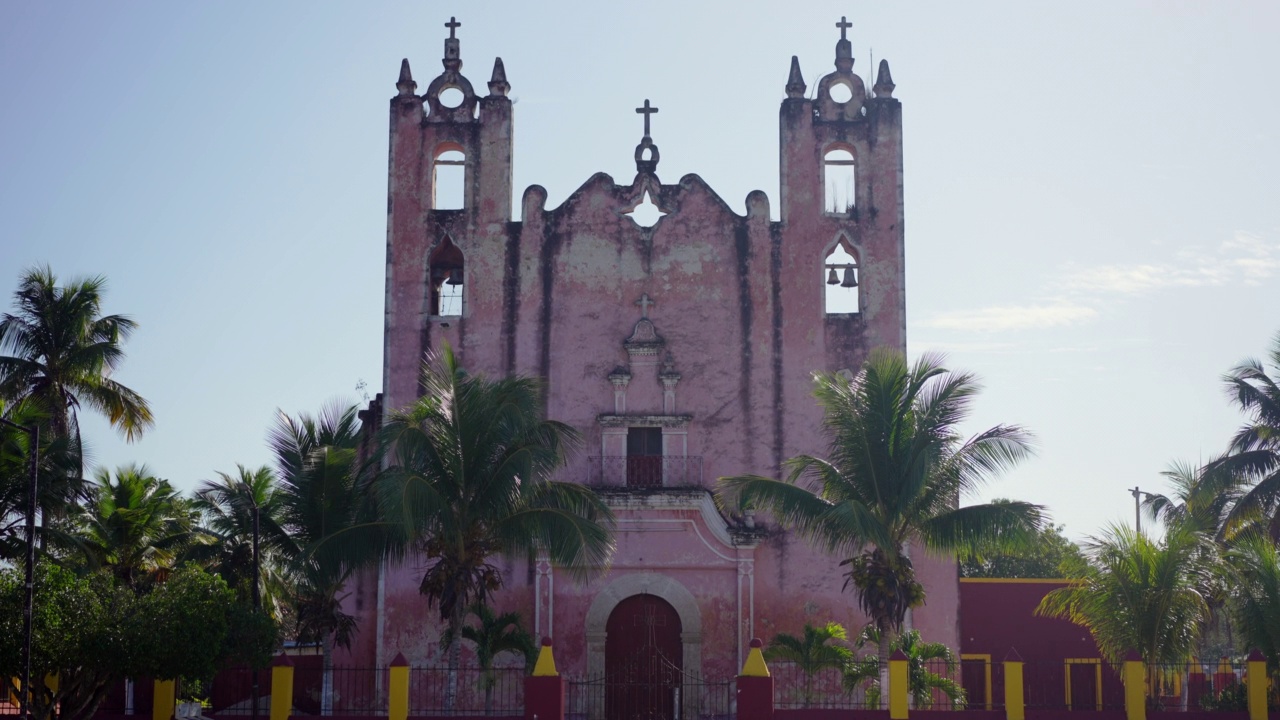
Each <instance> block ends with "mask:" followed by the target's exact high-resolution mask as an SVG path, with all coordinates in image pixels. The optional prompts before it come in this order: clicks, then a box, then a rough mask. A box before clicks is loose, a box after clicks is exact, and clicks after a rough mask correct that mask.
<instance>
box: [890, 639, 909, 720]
mask: <svg viewBox="0 0 1280 720" xmlns="http://www.w3.org/2000/svg"><path fill="white" fill-rule="evenodd" d="M907 694H908V693H907V654H906V653H904V652H902V650H901V649H898V650H895V651H894V652H893V655H891V656H889V720H907V707H908V705H907Z"/></svg>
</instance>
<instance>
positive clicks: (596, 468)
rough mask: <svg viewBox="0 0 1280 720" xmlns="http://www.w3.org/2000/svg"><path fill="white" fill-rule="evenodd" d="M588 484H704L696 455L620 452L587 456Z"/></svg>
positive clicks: (653, 486) (698, 457)
mask: <svg viewBox="0 0 1280 720" xmlns="http://www.w3.org/2000/svg"><path fill="white" fill-rule="evenodd" d="M587 467H588V470H587V484H588V485H596V486H600V487H627V488H662V487H671V488H688V487H702V458H701V457H700V456H697V455H686V456H683V457H674V456H670V455H620V456H607V455H606V456H599V455H597V456H595V457H590V458H587Z"/></svg>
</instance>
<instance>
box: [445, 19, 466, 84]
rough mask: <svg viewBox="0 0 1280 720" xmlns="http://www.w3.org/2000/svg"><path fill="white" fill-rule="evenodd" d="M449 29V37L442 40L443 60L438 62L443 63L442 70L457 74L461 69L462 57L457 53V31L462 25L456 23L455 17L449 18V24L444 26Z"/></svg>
mask: <svg viewBox="0 0 1280 720" xmlns="http://www.w3.org/2000/svg"><path fill="white" fill-rule="evenodd" d="M444 26H445V27H447V28H449V37H447V38H445V39H444V59H443V60H441V61H440V62H442V63H444V69H445V70H446V71H448V72H458V71H459V70H461V69H462V55H461V53H460V52H459V43H458V35H457V33H456V31H457V29H458V28H460V27H462V23H460V22H458V19H457V18H455V17H450V18H449V22H447V23H445V24H444Z"/></svg>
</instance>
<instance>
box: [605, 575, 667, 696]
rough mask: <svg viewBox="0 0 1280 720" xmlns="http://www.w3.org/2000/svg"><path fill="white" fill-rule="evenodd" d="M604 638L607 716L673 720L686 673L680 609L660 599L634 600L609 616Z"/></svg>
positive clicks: (642, 596)
mask: <svg viewBox="0 0 1280 720" xmlns="http://www.w3.org/2000/svg"><path fill="white" fill-rule="evenodd" d="M605 633H606V635H605V649H604V667H605V717H606V718H608V719H609V720H675V718H676V699H677V695H678V694H679V691H680V687H681V680H682V678H683V674H684V673H683V670H684V647H683V643H682V641H681V637H680V633H681V624H680V615H679V613H677V612H676V609H675V608H674V607H672V606H671V603H668V602H667V601H666V600H663V599H662V598H660V597H658V596H656V595H648V594H640V595H632V596H630V597H628V598H625V599H623V600H622V601H621V602H619V603H618V604H617V606H615V607H614V609H613V612H611V613H610V614H609V620H608V622H607V623H606V624H605Z"/></svg>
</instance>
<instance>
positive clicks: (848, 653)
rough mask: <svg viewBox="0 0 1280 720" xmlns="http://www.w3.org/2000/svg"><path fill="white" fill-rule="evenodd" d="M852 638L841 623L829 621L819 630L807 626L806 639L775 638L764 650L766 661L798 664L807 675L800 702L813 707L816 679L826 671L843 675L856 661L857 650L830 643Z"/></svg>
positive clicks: (781, 635)
mask: <svg viewBox="0 0 1280 720" xmlns="http://www.w3.org/2000/svg"><path fill="white" fill-rule="evenodd" d="M848 639H849V634H848V633H847V632H846V631H845V629H844V626H843V625H841V624H840V623H836V622H829V623H827V624H826V625H821V626H818V627H814V626H813V625H810V624H808V623H805V626H804V633H803V635H802V637H796V636H795V635H788V634H787V633H778V634H777V635H774V636H773V640H771V641H770V642H769V647H767V648H765V650H764V657H765V659H766V660H781V661H784V662H790V663H795V666H796V668H797V669H798V670H799V671H800V674H801V675H804V688H803V689H802V690H801V694H800V702H801V704H802V705H803V706H804V707H809V705H811V704H812V703H813V698H814V693H813V678H814V676H815V675H817V674H818V673H820V672H822V671H823V670H839V671H840V672H841V674H843V673H844V672H845V671H846V669H847V668H848V666H849V664H850V663H852V662H853V650H850V649H849V648H848V647H846V646H844V645H840V644H829V643H831V642H832V641H833V640H839V641H844V640H848Z"/></svg>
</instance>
